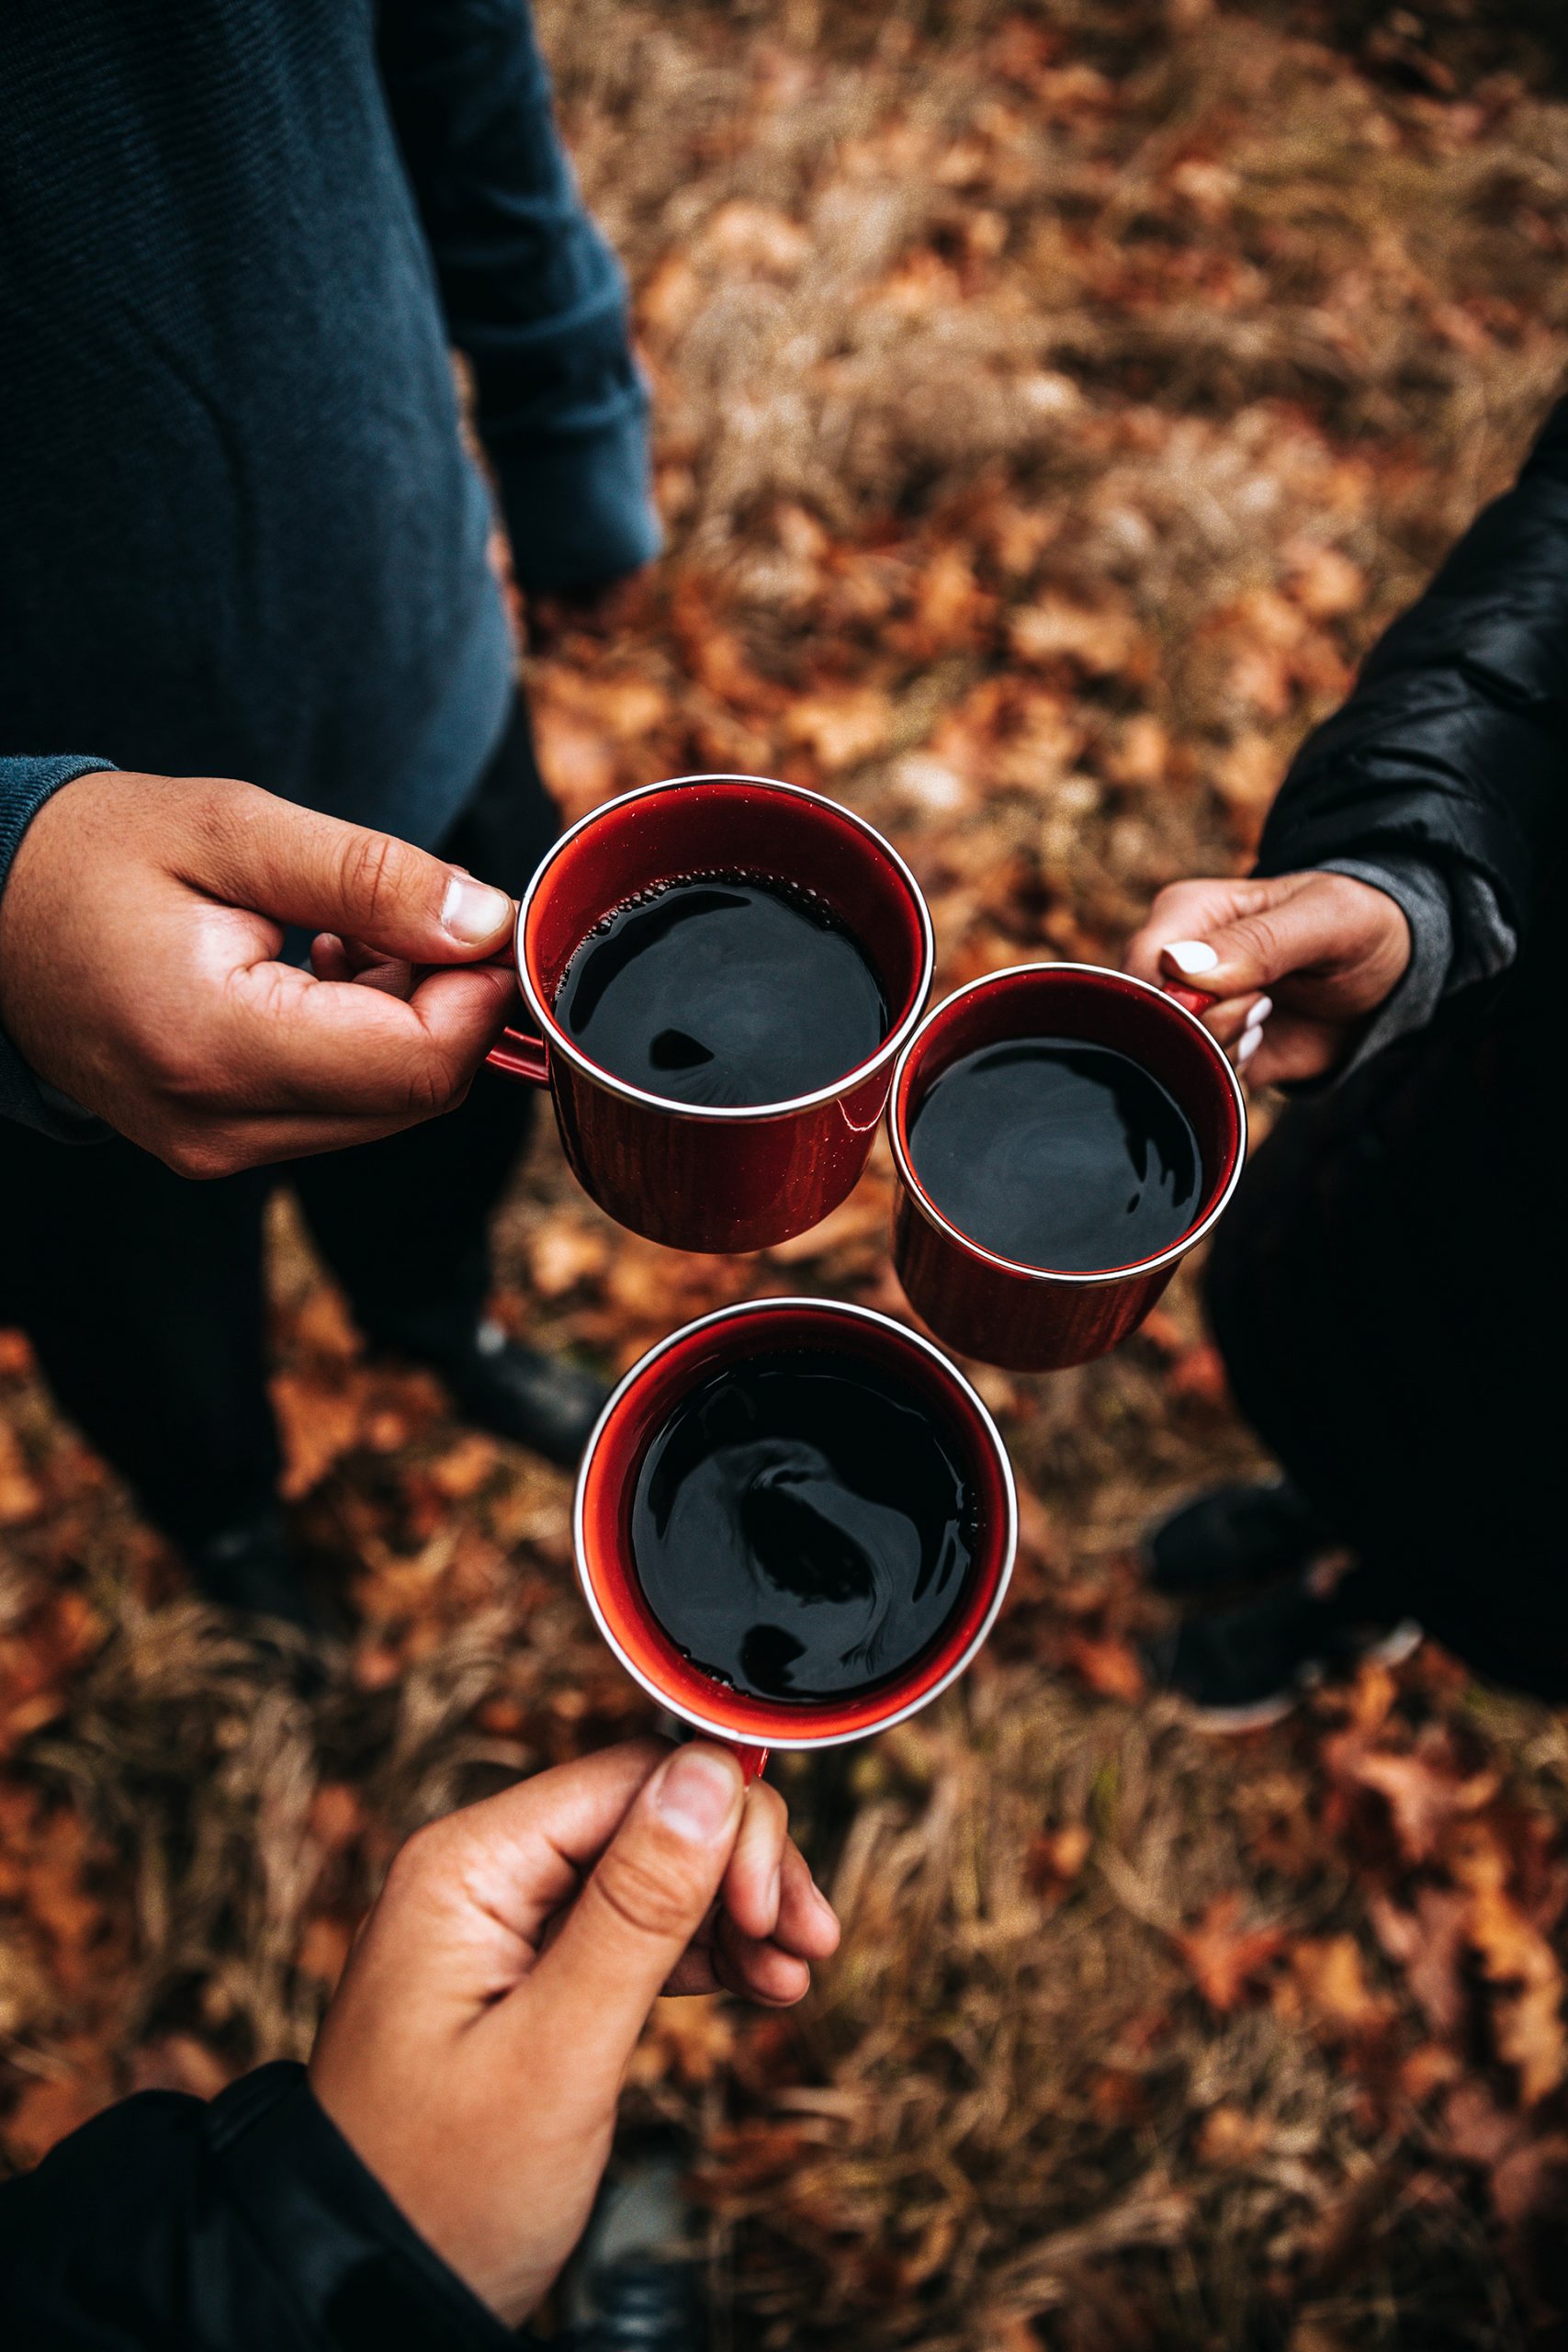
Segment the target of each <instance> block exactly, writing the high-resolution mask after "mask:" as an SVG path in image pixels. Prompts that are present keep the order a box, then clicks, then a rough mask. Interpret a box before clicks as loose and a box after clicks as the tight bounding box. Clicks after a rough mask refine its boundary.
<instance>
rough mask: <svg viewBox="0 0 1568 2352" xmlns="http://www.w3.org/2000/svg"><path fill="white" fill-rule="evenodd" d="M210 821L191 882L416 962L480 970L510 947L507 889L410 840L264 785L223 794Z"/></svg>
mask: <svg viewBox="0 0 1568 2352" xmlns="http://www.w3.org/2000/svg"><path fill="white" fill-rule="evenodd" d="M203 817H204V821H203V822H202V823H201V825H200V826H199V828H197V830H196V839H195V846H194V847H193V848H192V849H191V850H190V852H189V854H187V855H186V857H185V859H184V860H183V861H182V871H183V875H184V878H185V879H186V881H187V882H190V883H192V884H193V885H194V886H195V887H196V888H198V889H201V890H204V891H207V892H208V893H209V894H210V895H211V896H213V897H215V898H219V899H225V900H226V901H227V902H228V903H229V904H230V905H231V906H236V907H243V908H245V909H246V910H248V911H249V912H251V913H253V914H259V915H269V916H271V917H272V919H273V920H274V921H275V922H283V923H299V924H302V925H303V926H305V928H307V929H308V930H310V931H312V932H321V931H329V932H336V933H338V934H339V935H340V936H341V937H344V938H348V939H354V940H357V941H361V942H363V943H364V944H365V945H366V946H367V947H372V948H376V949H378V951H379V952H380V954H381V955H382V956H391V957H395V958H397V959H399V960H400V961H401V962H404V963H409V964H458V963H469V962H472V961H474V960H476V959H477V958H479V957H481V956H494V955H496V954H498V953H499V952H500V951H501V950H502V949H503V948H504V947H505V946H506V944H507V940H508V936H509V934H510V932H511V929H512V917H513V906H512V900H511V899H509V898H508V897H507V895H506V893H505V891H504V890H497V889H493V888H491V885H490V884H489V883H486V882H478V881H476V880H475V879H474V877H473V876H472V875H469V874H464V873H462V872H461V871H460V870H459V869H458V868H457V866H455V865H447V864H446V862H445V860H443V859H441V858H438V857H431V856H430V855H428V854H427V853H426V852H425V851H423V850H422V849H415V848H414V846H413V844H412V842H404V841H399V840H397V839H396V838H395V836H394V835H392V834H390V833H375V832H371V831H368V830H367V828H366V827H365V826H363V825H345V824H344V823H342V822H341V821H340V820H338V819H337V818H335V817H323V816H321V815H320V814H319V813H318V812H317V811H316V810H314V809H297V808H296V807H295V806H294V804H293V802H292V801H288V800H280V799H278V798H277V797H276V796H275V795H274V794H272V793H270V792H263V791H261V790H260V789H259V787H258V786H254V785H230V786H224V787H222V788H221V794H220V797H215V798H214V801H213V803H212V805H211V807H210V809H208V810H206V811H204V812H203Z"/></svg>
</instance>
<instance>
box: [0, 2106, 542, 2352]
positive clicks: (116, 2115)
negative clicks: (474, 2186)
mask: <svg viewBox="0 0 1568 2352" xmlns="http://www.w3.org/2000/svg"><path fill="white" fill-rule="evenodd" d="M0 2343H3V2344H4V2345H5V2346H6V2352H392V2347H394V2346H395V2347H397V2352H517V2338H516V2337H515V2336H513V2335H511V2334H510V2333H509V2331H508V2330H507V2329H506V2328H504V2327H503V2326H502V2324H501V2322H500V2321H499V2320H498V2319H496V2318H495V2316H494V2315H493V2313H491V2312H490V2311H489V2310H488V2309H487V2308H486V2307H485V2305H484V2304H482V2303H481V2302H479V2300H478V2299H477V2297H475V2296H474V2295H473V2294H471V2293H470V2292H469V2290H468V2288H467V2287H466V2286H465V2285H464V2283H463V2281H462V2280H461V2279H460V2278H457V2276H456V2274H455V2273H454V2272H452V2271H451V2270H449V2269H448V2268H447V2267H446V2264H445V2263H443V2262H442V2261H441V2260H440V2259H439V2257H438V2256H436V2255H435V2254H434V2252H433V2251H432V2250H431V2248H430V2247H429V2246H427V2245H425V2243H424V2241H423V2239H422V2238H421V2237H420V2236H419V2234H418V2233H417V2232H416V2231H414V2230H413V2229H412V2228H411V2227H410V2225H409V2223H408V2222H406V2221H405V2220H404V2219H403V2217H402V2215H401V2213H400V2211H398V2208H397V2207H396V2206H395V2205H394V2204H393V2203H392V2201H391V2199H389V2197H388V2196H387V2195H386V2193H385V2191H384V2190H383V2189H382V2188H380V2187H379V2186H378V2183H377V2182H376V2181H375V2180H374V2179H373V2178H372V2177H371V2175H370V2174H369V2173H368V2172H367V2170H366V2168H365V2166H364V2165H362V2164H361V2163H360V2161H359V2159H358V2157H357V2156H356V2155H355V2154H354V2151H353V2150H352V2149H351V2148H350V2147H349V2145H348V2143H347V2142H346V2141H345V2140H344V2138H343V2137H342V2135H341V2133H340V2132H339V2131H337V2129H336V2128H335V2126H334V2125H333V2123H332V2122H331V2121H330V2120H329V2119H328V2117H327V2116H326V2114H325V2113H324V2111H323V2110H322V2109H321V2108H320V2107H319V2106H318V2105H317V2103H316V2100H315V2099H314V2098H313V2097H312V2095H311V2093H310V2087H309V2085H308V2084H307V2082H306V2079H305V2073H304V2069H303V2068H302V2067H300V2066H294V2065H274V2066H263V2067H260V2068H258V2070H257V2071H256V2072H255V2073H254V2074H253V2075H245V2076H244V2077H243V2080H242V2081H240V2082H238V2083H235V2084H234V2085H233V2086H231V2088H230V2089H229V2090H227V2091H225V2092H223V2093H222V2094H221V2096H220V2098H216V2099H214V2100H213V2101H212V2102H211V2104H210V2105H209V2106H208V2105H204V2104H203V2103H202V2102H201V2101H200V2100H199V2099H195V2098H182V2097H181V2096H179V2095H178V2094H176V2093H174V2092H164V2091H145V2092H143V2093H141V2096H140V2097H138V2098H129V2099H125V2100H123V2101H122V2102H121V2103H120V2104H119V2105H118V2107H111V2108H108V2109H106V2110H105V2112H104V2113H103V2114H102V2115H98V2116H96V2117H95V2118H94V2119H93V2120H92V2122H90V2123H87V2124H84V2126H83V2127H82V2129H81V2130H80V2131H73V2133H72V2134H71V2136H70V2137H69V2138H68V2139H66V2140H62V2142H61V2143H60V2145H59V2146H58V2147H57V2148H55V2149H54V2150H53V2151H52V2152H51V2154H49V2155H48V2156H46V2157H45V2159H44V2161H43V2163H42V2164H40V2165H39V2166H38V2167H37V2169H36V2171H33V2172H30V2173H27V2174H24V2175H23V2176H22V2177H20V2178H19V2179H17V2180H14V2181H11V2182H10V2183H8V2184H7V2185H6V2186H5V2187H4V2188H0Z"/></svg>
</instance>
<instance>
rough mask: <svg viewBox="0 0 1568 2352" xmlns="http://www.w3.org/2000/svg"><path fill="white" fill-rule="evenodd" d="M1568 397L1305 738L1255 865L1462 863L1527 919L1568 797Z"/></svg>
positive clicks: (1278, 870)
mask: <svg viewBox="0 0 1568 2352" xmlns="http://www.w3.org/2000/svg"><path fill="white" fill-rule="evenodd" d="M1565 770H1568V401H1562V402H1560V403H1559V405H1558V407H1557V408H1556V409H1554V410H1553V412H1552V413H1551V417H1550V418H1549V420H1548V422H1547V424H1546V428H1545V430H1544V432H1543V433H1542V434H1541V435H1540V439H1539V440H1538V442H1537V443H1536V446H1535V447H1534V449H1533V450H1532V452H1531V454H1530V457H1529V460H1528V462H1527V463H1526V465H1525V467H1524V469H1523V471H1522V472H1521V474H1520V476H1519V479H1518V481H1517V482H1516V483H1515V485H1514V487H1513V489H1512V490H1510V491H1508V492H1506V494H1505V495H1504V496H1503V497H1501V498H1499V499H1497V500H1495V502H1494V503H1493V504H1492V505H1490V506H1488V507H1486V508H1484V509H1483V512H1482V513H1481V515H1478V517H1477V518H1476V520H1475V522H1474V523H1472V526H1471V527H1470V529H1469V530H1468V531H1467V532H1466V533H1465V535H1464V537H1462V538H1461V540H1460V542H1459V544H1458V546H1457V547H1456V548H1454V550H1453V552H1452V554H1451V555H1450V557H1449V559H1448V560H1447V562H1446V563H1445V564H1444V565H1443V567H1442V569H1441V571H1439V572H1438V575H1437V577H1436V579H1435V580H1434V581H1433V582H1432V584H1431V586H1430V587H1429V588H1428V589H1427V592H1426V594H1424V595H1422V596H1421V597H1419V598H1418V599H1417V601H1416V604H1414V605H1412V606H1411V608H1410V610H1409V611H1408V612H1407V613H1405V614H1404V615H1403V616H1401V618H1400V619H1399V620H1397V621H1395V622H1394V624H1393V628H1390V629H1389V630H1388V632H1387V633H1386V635H1385V636H1384V637H1383V638H1382V641H1381V642H1380V643H1379V645H1378V646H1377V647H1376V648H1375V649H1374V650H1373V652H1372V653H1371V657H1370V658H1369V660H1368V662H1367V663H1366V666H1365V668H1364V669H1363V671H1362V673H1361V675H1360V678H1359V681H1358V683H1357V685H1356V688H1355V691H1354V692H1353V693H1352V694H1351V695H1350V697H1349V699H1348V702H1347V703H1346V704H1345V705H1344V707H1343V708H1342V709H1340V710H1339V711H1337V713H1336V714H1335V716H1334V717H1333V718H1330V719H1329V720H1327V721H1326V723H1325V725H1324V726H1322V727H1320V728H1318V729H1316V730H1315V732H1314V733H1313V734H1312V735H1311V736H1309V737H1308V739H1307V741H1306V742H1305V743H1304V744H1303V747H1302V749H1301V751H1300V752H1298V754H1297V756H1296V758H1295V760H1294V761H1293V763H1292V766H1291V770H1290V773H1289V775H1287V776H1286V778H1285V781H1284V784H1283V785H1282V786H1281V787H1280V795H1279V797H1278V799H1277V800H1276V802H1275V804H1274V807H1273V809H1272V810H1271V811H1270V813H1269V821H1268V824H1267V826H1266V827H1265V829H1264V833H1263V840H1262V843H1261V847H1260V852H1259V856H1258V872H1259V873H1262V874H1282V873H1287V872H1290V871H1292V870H1294V869H1295V868H1297V867H1301V866H1307V865H1324V864H1325V863H1326V862H1327V861H1328V860H1329V859H1331V858H1337V857H1373V858H1375V857H1376V856H1377V855H1378V854H1380V853H1384V854H1386V853H1388V852H1390V851H1394V852H1403V853H1404V854H1410V855H1414V856H1416V857H1420V858H1425V859H1427V861H1429V862H1430V863H1431V864H1432V865H1436V866H1437V867H1438V869H1439V870H1440V871H1442V872H1444V873H1447V874H1451V873H1452V872H1453V871H1454V869H1455V868H1456V867H1458V866H1466V867H1468V868H1470V870H1471V871H1472V872H1473V873H1475V874H1478V875H1480V876H1482V878H1483V880H1484V881H1486V882H1487V883H1488V884H1489V885H1490V886H1491V888H1492V890H1493V891H1494V892H1495V897H1496V900H1497V904H1498V907H1499V909H1500V910H1501V912H1502V915H1503V917H1504V919H1505V921H1506V922H1507V923H1509V924H1510V925H1512V926H1513V927H1514V928H1515V930H1516V931H1517V932H1518V933H1520V935H1521V937H1522V936H1523V934H1524V933H1525V932H1526V931H1527V930H1528V928H1529V921H1530V916H1531V913H1532V910H1533V909H1534V906H1535V904H1536V902H1537V899H1538V897H1539V893H1540V883H1541V881H1542V879H1543V876H1544V875H1545V874H1546V872H1547V871H1548V870H1549V869H1551V867H1552V866H1554V865H1555V863H1556V861H1557V859H1558V858H1559V856H1560V854H1561V849H1562V827H1563V811H1564V806H1565V803H1568V790H1565V786H1568V775H1565Z"/></svg>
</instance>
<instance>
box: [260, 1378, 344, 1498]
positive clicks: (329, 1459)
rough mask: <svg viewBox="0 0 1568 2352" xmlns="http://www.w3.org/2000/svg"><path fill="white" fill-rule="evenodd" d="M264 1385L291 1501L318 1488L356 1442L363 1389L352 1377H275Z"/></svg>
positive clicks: (284, 1479)
mask: <svg viewBox="0 0 1568 2352" xmlns="http://www.w3.org/2000/svg"><path fill="white" fill-rule="evenodd" d="M268 1385H269V1386H270V1388H271V1391H272V1402H273V1408H274V1409H275V1411H276V1414H277V1420H278V1428H279V1430H280V1432H281V1435H282V1439H283V1462H284V1469H283V1477H282V1480H281V1482H280V1483H281V1486H282V1488H283V1493H284V1496H285V1498H286V1499H287V1500H288V1501H290V1502H292V1501H296V1500H298V1498H299V1497H300V1496H301V1495H308V1494H309V1493H310V1489H311V1487H315V1486H318V1485H320V1483H321V1480H322V1479H323V1478H324V1477H325V1476H326V1475H327V1472H328V1471H329V1470H330V1469H331V1468H332V1467H333V1464H334V1463H336V1462H338V1461H339V1460H341V1458H342V1456H343V1455H344V1454H345V1453H347V1452H348V1451H349V1448H350V1447H351V1446H353V1445H355V1444H356V1443H357V1442H358V1440H359V1433H360V1423H361V1419H362V1417H363V1414H364V1409H365V1390H364V1387H363V1385H362V1383H361V1382H360V1381H358V1380H357V1379H355V1377H354V1376H353V1375H350V1376H349V1377H347V1378H344V1379H336V1380H321V1379H317V1378H314V1377H312V1376H311V1375H310V1374H308V1373H303V1372H276V1373H274V1374H273V1376H272V1379H271V1381H270V1382H269V1384H268Z"/></svg>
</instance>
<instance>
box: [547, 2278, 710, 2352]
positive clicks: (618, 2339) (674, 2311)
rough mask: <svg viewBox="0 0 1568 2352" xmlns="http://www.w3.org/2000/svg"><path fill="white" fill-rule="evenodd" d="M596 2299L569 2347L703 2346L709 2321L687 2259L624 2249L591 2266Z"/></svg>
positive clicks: (615, 2350)
mask: <svg viewBox="0 0 1568 2352" xmlns="http://www.w3.org/2000/svg"><path fill="white" fill-rule="evenodd" d="M590 2291H591V2293H592V2299H593V2302H594V2304H595V2305H596V2307H597V2308H596V2311H595V2315H594V2317H593V2318H592V2320H590V2321H589V2323H588V2325H587V2327H586V2329H585V2330H584V2331H583V2332H582V2333H581V2334H579V2335H574V2336H573V2337H572V2345H573V2352H706V2346H707V2340H708V2335H707V2327H706V2324H705V2319H704V2316H703V2308H702V2299H701V2297H700V2296H699V2294H698V2292H697V2282H696V2276H695V2273H694V2270H693V2268H692V2266H691V2265H690V2263H685V2262H666V2261H662V2260H660V2257H659V2256H657V2255H652V2254H628V2255H624V2256H622V2257H621V2259H620V2261H619V2262H614V2263H611V2264H609V2265H608V2266H606V2267H604V2268H603V2269H601V2270H597V2271H595V2272H594V2274H593V2277H592V2281H591V2287H590Z"/></svg>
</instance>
